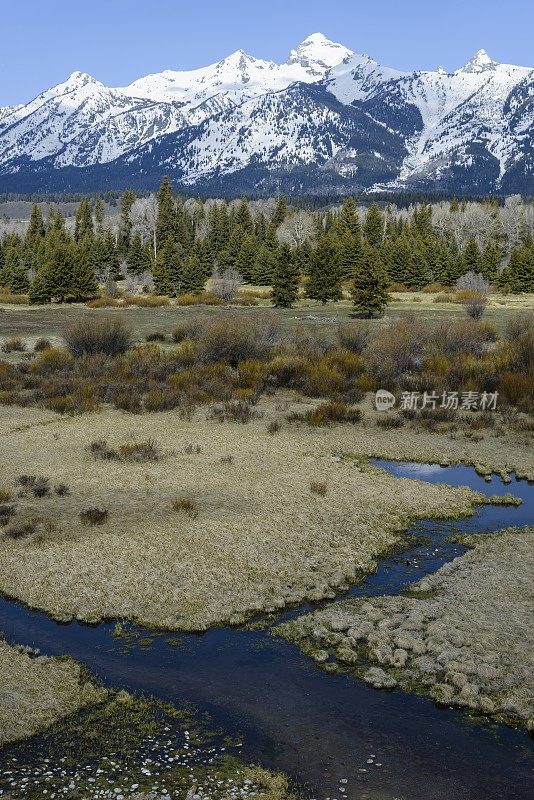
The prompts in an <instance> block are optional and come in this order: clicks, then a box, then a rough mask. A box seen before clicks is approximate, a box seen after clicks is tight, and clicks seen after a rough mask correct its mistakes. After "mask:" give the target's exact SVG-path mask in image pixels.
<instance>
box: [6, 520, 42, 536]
mask: <svg viewBox="0 0 534 800" xmlns="http://www.w3.org/2000/svg"><path fill="white" fill-rule="evenodd" d="M36 530H37V522H36V521H35V520H33V519H28V520H24V521H21V522H12V523H11V524H10V525H7V526H6V527H5V528H4V533H5V535H6V536H8V537H9V538H10V539H25V538H26V537H28V536H31V535H32V534H33V533H35V531H36Z"/></svg>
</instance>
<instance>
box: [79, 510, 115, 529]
mask: <svg viewBox="0 0 534 800" xmlns="http://www.w3.org/2000/svg"><path fill="white" fill-rule="evenodd" d="M108 517H109V511H108V510H107V509H106V508H97V507H95V508H86V509H84V510H83V511H80V521H81V523H82V525H103V524H104V523H105V522H107V520H108Z"/></svg>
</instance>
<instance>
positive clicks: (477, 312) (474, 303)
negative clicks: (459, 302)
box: [465, 294, 488, 320]
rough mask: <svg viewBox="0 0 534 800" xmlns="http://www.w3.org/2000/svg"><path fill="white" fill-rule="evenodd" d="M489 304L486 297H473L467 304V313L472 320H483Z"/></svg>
mask: <svg viewBox="0 0 534 800" xmlns="http://www.w3.org/2000/svg"><path fill="white" fill-rule="evenodd" d="M487 304H488V301H487V298H486V297H485V295H482V294H481V295H479V296H478V297H473V298H472V299H471V300H468V301H466V302H465V311H466V314H467V316H468V317H470V318H471V319H475V320H476V319H481V318H482V316H483V315H484V311H485V310H486V306H487Z"/></svg>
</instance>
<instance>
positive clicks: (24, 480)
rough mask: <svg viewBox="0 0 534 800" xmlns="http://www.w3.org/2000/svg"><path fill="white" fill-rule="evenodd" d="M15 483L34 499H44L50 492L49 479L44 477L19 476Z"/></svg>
mask: <svg viewBox="0 0 534 800" xmlns="http://www.w3.org/2000/svg"><path fill="white" fill-rule="evenodd" d="M17 483H18V484H19V485H20V486H22V488H23V490H24V491H26V492H31V493H32V494H33V495H34V496H35V497H44V496H45V495H47V494H49V492H50V478H47V477H46V476H45V475H39V476H37V475H19V477H18V478H17Z"/></svg>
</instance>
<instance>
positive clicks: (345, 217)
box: [339, 197, 362, 238]
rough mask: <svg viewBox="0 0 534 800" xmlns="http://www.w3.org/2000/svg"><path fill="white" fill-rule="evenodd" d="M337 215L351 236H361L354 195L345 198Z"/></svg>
mask: <svg viewBox="0 0 534 800" xmlns="http://www.w3.org/2000/svg"><path fill="white" fill-rule="evenodd" d="M339 216H340V220H341V223H342V224H343V226H344V227H345V229H346V231H347V232H348V233H349V234H350V235H351V236H354V237H357V238H361V235H362V228H361V225H360V217H359V216H358V211H357V208H356V201H355V200H354V197H348V198H347V200H345V202H344V203H343V207H342V209H341V212H340V214H339Z"/></svg>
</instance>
